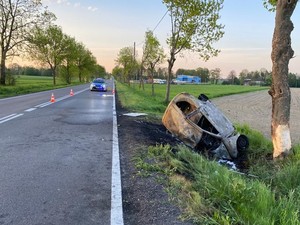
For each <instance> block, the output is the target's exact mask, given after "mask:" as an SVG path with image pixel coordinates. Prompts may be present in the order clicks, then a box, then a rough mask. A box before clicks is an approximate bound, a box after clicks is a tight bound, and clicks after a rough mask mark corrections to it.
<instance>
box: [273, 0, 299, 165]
mask: <svg viewBox="0 0 300 225" xmlns="http://www.w3.org/2000/svg"><path fill="white" fill-rule="evenodd" d="M297 1H298V0H278V1H277V5H276V18H275V29H274V33H273V40H272V55H271V59H272V63H273V66H272V85H271V89H270V90H269V94H270V95H271V97H272V123H271V136H272V142H273V148H274V149H273V158H274V159H277V158H284V157H285V156H286V155H288V154H289V153H290V150H291V136H290V124H289V121H290V103H291V92H290V88H289V84H288V73H289V68H288V65H289V61H290V59H291V58H292V57H293V55H294V51H293V49H292V47H291V32H292V30H293V28H294V26H293V23H292V21H291V19H290V18H291V16H292V14H293V11H294V9H295V7H296V4H297Z"/></svg>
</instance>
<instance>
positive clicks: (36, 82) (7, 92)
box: [0, 75, 80, 98]
mask: <svg viewBox="0 0 300 225" xmlns="http://www.w3.org/2000/svg"><path fill="white" fill-rule="evenodd" d="M78 84H80V83H79V82H77V81H75V82H73V83H72V85H68V84H66V83H64V82H62V81H61V80H60V79H57V84H56V85H53V78H52V77H41V76H26V75H22V76H18V77H17V78H16V84H15V85H13V86H9V85H6V86H0V98H5V97H11V96H16V95H22V94H30V93H34V92H39V91H47V90H52V89H57V88H63V87H68V86H74V85H78Z"/></svg>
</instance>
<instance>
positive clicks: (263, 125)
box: [212, 88, 300, 144]
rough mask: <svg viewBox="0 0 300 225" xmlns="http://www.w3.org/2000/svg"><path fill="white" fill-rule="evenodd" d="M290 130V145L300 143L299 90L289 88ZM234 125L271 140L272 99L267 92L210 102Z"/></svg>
mask: <svg viewBox="0 0 300 225" xmlns="http://www.w3.org/2000/svg"><path fill="white" fill-rule="evenodd" d="M291 94H292V101H291V117H290V129H291V138H292V144H297V143H299V142H300V113H299V112H300V89H299V88H291ZM212 102H213V103H215V104H216V105H217V106H218V107H219V108H220V109H221V110H222V111H223V113H224V114H225V115H226V116H227V117H228V118H229V119H230V120H231V121H232V122H234V123H239V124H248V125H249V126H250V127H251V128H253V129H255V130H258V131H260V132H262V133H263V134H264V135H265V136H266V137H267V138H271V116H272V99H271V96H270V95H269V94H268V91H267V90H264V91H257V92H251V93H246V94H237V95H230V96H225V97H220V98H215V99H213V100H212Z"/></svg>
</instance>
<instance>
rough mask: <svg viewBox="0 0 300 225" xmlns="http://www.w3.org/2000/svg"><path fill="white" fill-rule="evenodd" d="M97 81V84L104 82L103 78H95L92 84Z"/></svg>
mask: <svg viewBox="0 0 300 225" xmlns="http://www.w3.org/2000/svg"><path fill="white" fill-rule="evenodd" d="M95 81H98V82H105V80H104V79H103V78H96V79H94V80H93V82H95Z"/></svg>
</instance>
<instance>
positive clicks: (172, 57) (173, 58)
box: [165, 52, 176, 103]
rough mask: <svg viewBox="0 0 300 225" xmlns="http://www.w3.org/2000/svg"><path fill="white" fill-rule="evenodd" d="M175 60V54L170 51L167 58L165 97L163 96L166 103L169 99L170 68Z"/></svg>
mask: <svg viewBox="0 0 300 225" xmlns="http://www.w3.org/2000/svg"><path fill="white" fill-rule="evenodd" d="M175 60H176V58H175V54H174V53H173V52H171V57H170V59H169V60H168V76H167V90H166V98H165V102H166V103H169V101H170V85H171V77H172V68H173V66H174V62H175Z"/></svg>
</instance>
